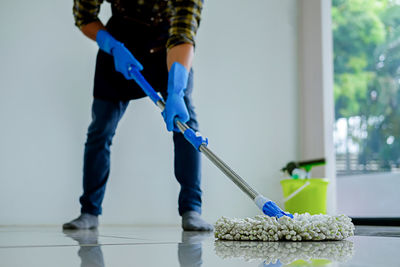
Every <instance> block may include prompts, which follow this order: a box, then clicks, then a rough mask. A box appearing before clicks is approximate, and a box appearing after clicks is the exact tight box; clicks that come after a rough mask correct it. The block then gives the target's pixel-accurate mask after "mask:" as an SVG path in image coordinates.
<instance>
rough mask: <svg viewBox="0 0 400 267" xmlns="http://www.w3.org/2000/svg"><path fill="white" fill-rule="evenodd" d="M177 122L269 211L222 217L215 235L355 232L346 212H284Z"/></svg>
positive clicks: (149, 90) (290, 236)
mask: <svg viewBox="0 0 400 267" xmlns="http://www.w3.org/2000/svg"><path fill="white" fill-rule="evenodd" d="M129 72H130V74H131V76H132V78H133V79H134V80H135V82H136V83H137V84H138V85H139V86H140V87H141V88H142V90H143V91H144V92H145V93H146V95H147V96H149V97H150V99H151V100H152V101H153V102H154V104H156V105H157V106H158V107H159V108H160V109H161V111H163V110H164V108H165V102H164V100H163V99H162V97H161V96H160V95H159V94H158V93H157V92H156V91H155V90H154V89H153V87H152V86H151V85H150V84H149V83H148V82H147V81H146V79H145V78H144V77H143V75H142V74H141V73H140V71H138V70H137V69H136V68H134V67H133V66H132V67H129ZM174 123H175V125H176V126H177V128H178V129H179V131H180V132H181V133H182V134H183V136H184V137H185V139H186V140H187V141H189V142H190V143H191V144H192V145H193V146H194V147H195V148H196V149H197V150H198V151H200V152H202V153H203V154H204V155H205V156H206V157H207V158H208V159H209V160H210V161H211V162H212V163H214V165H216V166H217V167H218V168H219V169H220V170H221V171H222V172H223V173H224V174H225V175H226V176H227V177H228V178H229V179H230V180H231V181H232V182H234V183H235V184H236V185H237V186H238V187H239V188H240V189H241V190H242V191H243V192H244V193H245V194H246V195H247V196H248V197H250V198H251V200H253V201H254V203H255V204H256V205H257V207H258V208H259V209H260V210H261V211H262V212H263V213H264V214H265V216H260V215H259V216H256V217H255V218H253V219H250V218H247V219H228V218H225V217H222V218H220V219H219V220H218V221H217V222H216V224H215V237H216V238H218V239H221V240H259V241H279V240H292V241H302V240H341V239H345V238H347V237H349V236H351V235H353V233H354V225H353V224H352V222H351V219H350V218H348V217H347V216H345V215H341V216H328V215H312V216H311V215H309V214H295V215H294V216H293V215H292V214H290V213H286V212H284V211H283V210H282V209H281V208H279V207H278V205H276V204H275V202H273V201H272V200H270V199H268V198H266V197H265V196H263V195H261V194H259V193H258V192H257V191H256V190H254V189H253V188H252V187H251V186H250V185H249V184H247V182H246V181H245V180H244V179H243V178H242V177H240V176H239V175H238V174H237V173H236V172H235V171H233V170H232V169H231V168H230V167H229V166H228V165H227V164H226V163H225V162H224V161H222V160H221V159H220V158H219V157H218V156H217V155H215V154H214V153H213V152H212V151H211V150H210V149H209V148H208V139H207V138H205V137H203V136H202V135H201V134H200V133H199V132H195V131H194V130H193V129H191V128H190V127H189V126H188V125H187V124H185V123H182V122H181V121H179V119H178V118H175V120H174Z"/></svg>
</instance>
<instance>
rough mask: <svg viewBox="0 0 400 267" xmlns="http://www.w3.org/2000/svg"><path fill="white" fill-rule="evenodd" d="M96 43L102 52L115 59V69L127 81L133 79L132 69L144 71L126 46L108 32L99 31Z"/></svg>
mask: <svg viewBox="0 0 400 267" xmlns="http://www.w3.org/2000/svg"><path fill="white" fill-rule="evenodd" d="M96 42H97V44H98V45H99V47H100V49H101V50H103V51H104V52H106V53H108V54H110V55H112V56H113V57H114V64H115V69H116V70H117V71H118V72H120V73H122V74H123V75H124V77H125V79H127V80H132V79H133V78H132V76H131V75H130V73H129V70H130V68H132V67H133V68H137V69H138V70H139V71H141V70H143V66H142V64H140V62H139V61H137V60H136V58H135V57H134V56H133V55H132V53H131V52H130V51H129V50H128V49H127V48H126V47H125V46H124V44H123V43H121V42H119V41H117V40H116V39H115V38H114V37H112V35H111V34H109V33H108V32H107V31H105V30H99V31H98V32H97V35H96Z"/></svg>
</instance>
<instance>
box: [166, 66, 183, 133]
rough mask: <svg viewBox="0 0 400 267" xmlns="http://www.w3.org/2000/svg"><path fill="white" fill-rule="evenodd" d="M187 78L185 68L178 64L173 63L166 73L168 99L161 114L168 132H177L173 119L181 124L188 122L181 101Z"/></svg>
mask: <svg viewBox="0 0 400 267" xmlns="http://www.w3.org/2000/svg"><path fill="white" fill-rule="evenodd" d="M188 78H189V73H188V71H187V70H186V68H185V67H184V66H183V65H182V64H180V63H178V62H174V64H172V67H171V69H170V70H169V73H168V89H167V92H168V98H167V102H166V103H165V109H164V111H163V112H162V115H163V117H164V121H165V123H166V124H167V130H168V131H172V130H173V131H175V132H179V129H178V128H177V127H176V126H175V123H174V120H175V118H178V119H179V120H180V121H181V122H183V123H185V122H187V121H188V120H189V112H188V110H187V108H186V104H185V101H184V99H183V96H184V95H185V92H184V91H185V90H186V87H187V82H188Z"/></svg>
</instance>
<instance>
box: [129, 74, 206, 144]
mask: <svg viewBox="0 0 400 267" xmlns="http://www.w3.org/2000/svg"><path fill="white" fill-rule="evenodd" d="M129 72H130V74H131V75H132V78H133V79H134V80H135V82H136V83H137V84H138V85H139V86H140V87H141V88H142V90H143V91H144V92H145V93H146V95H148V96H149V97H150V99H151V101H153V102H154V104H156V105H157V106H158V107H159V108H160V109H161V111H163V110H164V108H165V102H164V99H163V98H162V97H161V96H160V95H159V94H158V93H157V92H156V91H155V90H154V88H153V87H152V86H151V85H150V84H149V83H148V82H147V81H146V79H145V78H144V77H143V75H142V74H141V73H140V71H138V70H137V68H135V67H129ZM174 123H175V125H176V126H177V127H178V129H179V130H180V131H181V133H183V136H184V137H185V138H186V140H188V141H189V142H190V143H191V144H192V145H193V146H194V147H195V148H196V149H197V150H198V151H200V147H201V146H204V147H206V146H207V145H208V139H207V138H204V137H203V136H202V135H201V134H200V133H199V132H195V131H194V130H193V129H191V128H190V127H189V126H188V125H187V124H186V123H183V122H181V121H180V120H179V119H178V118H177V117H176V118H175V120H174Z"/></svg>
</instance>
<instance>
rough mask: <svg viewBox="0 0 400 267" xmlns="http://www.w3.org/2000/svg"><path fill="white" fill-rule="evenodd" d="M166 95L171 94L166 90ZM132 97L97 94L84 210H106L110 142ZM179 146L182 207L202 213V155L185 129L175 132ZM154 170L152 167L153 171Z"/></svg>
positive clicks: (177, 163) (85, 168) (193, 121)
mask: <svg viewBox="0 0 400 267" xmlns="http://www.w3.org/2000/svg"><path fill="white" fill-rule="evenodd" d="M192 90H193V74H192V72H190V75H189V82H188V88H187V89H186V91H185V96H184V99H185V103H186V106H187V108H188V111H189V115H190V120H189V121H188V123H187V124H188V125H189V126H190V127H191V128H192V129H194V130H196V131H197V130H198V123H197V119H196V113H195V111H194V106H193V104H192V98H191V93H192ZM163 97H164V99H166V98H167V97H168V95H167V94H166V93H164V94H163ZM128 104H129V101H106V100H101V99H97V98H95V99H94V100H93V105H92V122H91V124H90V126H89V129H88V133H87V141H86V144H85V153H84V166H83V195H82V196H81V197H80V203H81V206H82V208H81V212H84V213H89V214H93V215H99V214H101V213H102V208H101V204H102V202H103V198H104V193H105V189H106V184H107V180H108V177H109V173H110V146H111V143H112V139H113V136H114V134H115V130H116V128H117V125H118V122H119V121H120V119H121V118H122V116H123V115H124V112H125V110H126V108H127V106H128ZM173 141H174V146H175V158H174V161H175V162H174V167H175V177H176V179H177V181H178V182H179V184H180V186H181V190H180V193H179V199H178V211H179V214H180V215H182V214H183V213H184V212H186V211H189V210H194V211H197V212H199V213H201V193H202V192H201V189H200V182H201V170H200V169H201V166H200V163H201V161H200V160H201V158H200V156H201V155H200V152H198V151H197V150H196V149H195V148H194V147H193V146H192V145H191V144H190V143H189V142H188V141H186V139H185V138H184V137H183V135H182V134H181V133H177V132H174V133H173ZM150 171H151V170H150V169H149V172H150Z"/></svg>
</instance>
